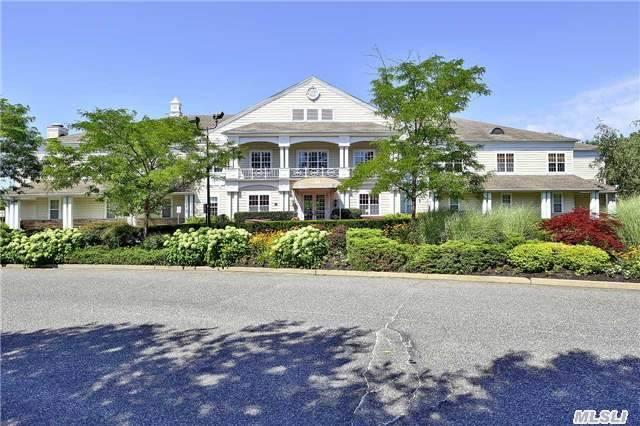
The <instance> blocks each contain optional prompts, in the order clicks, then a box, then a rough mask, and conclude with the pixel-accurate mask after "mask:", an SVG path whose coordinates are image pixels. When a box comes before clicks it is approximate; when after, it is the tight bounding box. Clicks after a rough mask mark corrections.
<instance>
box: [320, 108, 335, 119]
mask: <svg viewBox="0 0 640 426" xmlns="http://www.w3.org/2000/svg"><path fill="white" fill-rule="evenodd" d="M322 120H333V110H332V109H323V110H322Z"/></svg>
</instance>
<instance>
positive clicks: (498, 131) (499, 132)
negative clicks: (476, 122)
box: [490, 127, 504, 135]
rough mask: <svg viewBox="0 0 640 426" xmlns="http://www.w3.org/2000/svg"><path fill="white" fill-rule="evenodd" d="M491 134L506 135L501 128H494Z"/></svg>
mask: <svg viewBox="0 0 640 426" xmlns="http://www.w3.org/2000/svg"><path fill="white" fill-rule="evenodd" d="M490 133H491V134H492V135H504V130H502V129H501V128H500V127H494V128H493V129H492V130H491V132H490Z"/></svg>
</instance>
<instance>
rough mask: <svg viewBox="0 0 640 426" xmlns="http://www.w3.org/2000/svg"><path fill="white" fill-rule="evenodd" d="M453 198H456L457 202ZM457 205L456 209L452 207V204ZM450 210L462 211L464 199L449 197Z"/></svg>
mask: <svg viewBox="0 0 640 426" xmlns="http://www.w3.org/2000/svg"><path fill="white" fill-rule="evenodd" d="M452 200H456V203H455V204H454V203H452V202H451V201H452ZM453 205H455V206H456V209H455V210H454V209H452V208H451V206H453ZM449 210H451V211H455V212H459V211H462V200H461V199H460V197H449Z"/></svg>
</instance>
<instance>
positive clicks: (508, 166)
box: [498, 153, 514, 173]
mask: <svg viewBox="0 0 640 426" xmlns="http://www.w3.org/2000/svg"><path fill="white" fill-rule="evenodd" d="M513 163H514V161H513V153H509V154H498V173H505V172H506V173H511V172H513Z"/></svg>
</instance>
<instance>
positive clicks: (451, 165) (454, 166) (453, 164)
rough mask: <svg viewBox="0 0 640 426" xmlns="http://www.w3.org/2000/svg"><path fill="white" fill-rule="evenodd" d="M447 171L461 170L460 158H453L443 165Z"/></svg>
mask: <svg viewBox="0 0 640 426" xmlns="http://www.w3.org/2000/svg"><path fill="white" fill-rule="evenodd" d="M445 168H446V170H447V171H448V172H461V171H462V168H463V167H462V160H453V161H450V162H448V163H447V164H446V166H445Z"/></svg>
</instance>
